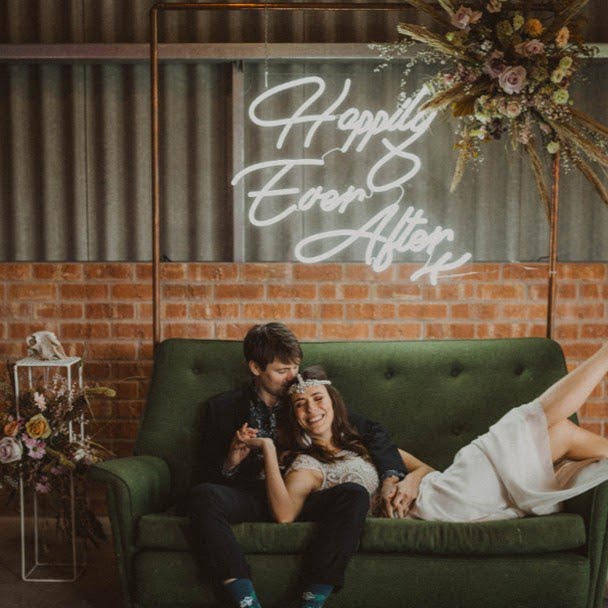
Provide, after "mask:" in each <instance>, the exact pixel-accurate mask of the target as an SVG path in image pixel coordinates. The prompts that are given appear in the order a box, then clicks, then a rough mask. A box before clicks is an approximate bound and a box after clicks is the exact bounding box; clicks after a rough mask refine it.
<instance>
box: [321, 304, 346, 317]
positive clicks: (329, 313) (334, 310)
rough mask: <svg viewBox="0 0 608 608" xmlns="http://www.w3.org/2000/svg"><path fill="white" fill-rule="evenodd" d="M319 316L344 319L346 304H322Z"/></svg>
mask: <svg viewBox="0 0 608 608" xmlns="http://www.w3.org/2000/svg"><path fill="white" fill-rule="evenodd" d="M319 316H320V317H321V319H344V305H343V304H320V305H319Z"/></svg>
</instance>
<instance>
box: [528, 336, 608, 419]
mask: <svg viewBox="0 0 608 608" xmlns="http://www.w3.org/2000/svg"><path fill="white" fill-rule="evenodd" d="M607 373H608V344H604V346H602V348H600V349H599V350H598V351H597V352H596V353H595V354H594V355H592V356H591V357H590V358H589V359H587V360H586V361H585V362H584V363H581V364H580V365H579V366H578V367H577V368H576V369H574V370H572V371H571V372H570V373H569V374H568V375H567V376H564V377H563V378H562V379H561V380H558V381H557V382H556V383H555V384H554V385H553V386H551V387H550V388H548V389H547V390H546V391H545V392H544V393H543V394H542V395H541V396H540V397H539V401H540V403H541V405H542V406H543V409H544V410H545V416H546V417H547V425H548V426H549V428H551V427H552V426H553V425H554V424H557V423H558V422H561V421H562V420H565V419H567V418H568V417H569V416H571V415H572V414H574V413H575V412H577V411H578V410H579V409H580V408H581V407H582V405H583V404H584V403H585V401H586V400H587V398H588V397H589V395H590V394H591V393H592V392H593V389H594V388H595V387H596V386H597V385H598V384H599V383H600V382H601V381H602V379H603V378H604V376H605V375H606V374H607Z"/></svg>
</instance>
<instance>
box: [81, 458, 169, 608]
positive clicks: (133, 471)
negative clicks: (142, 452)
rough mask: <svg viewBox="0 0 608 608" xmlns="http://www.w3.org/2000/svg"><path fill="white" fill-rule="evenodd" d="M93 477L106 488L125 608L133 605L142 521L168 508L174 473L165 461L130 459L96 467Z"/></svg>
mask: <svg viewBox="0 0 608 608" xmlns="http://www.w3.org/2000/svg"><path fill="white" fill-rule="evenodd" d="M89 474H90V477H91V478H92V479H93V480H95V481H99V482H102V483H104V484H105V485H106V495H107V500H108V511H109V514H110V522H111V525H112V537H113V540H114V551H115V554H116V562H117V566H118V571H119V574H120V579H121V584H122V588H123V595H124V599H125V605H126V606H131V605H133V598H132V590H133V556H134V554H135V534H136V531H137V524H138V521H139V518H140V517H141V516H142V515H146V514H147V513H155V512H159V511H164V510H166V509H167V508H168V507H169V501H170V492H171V472H170V470H169V466H168V465H167V463H166V462H165V461H164V460H163V459H162V458H157V457H156V456H131V457H128V458H117V459H115V460H108V461H106V462H102V463H98V464H95V465H93V466H92V467H91V469H90V473H89Z"/></svg>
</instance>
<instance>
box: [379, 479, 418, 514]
mask: <svg viewBox="0 0 608 608" xmlns="http://www.w3.org/2000/svg"><path fill="white" fill-rule="evenodd" d="M419 486H420V479H418V478H417V476H415V475H412V474H411V473H410V474H409V475H406V476H405V478H404V479H402V480H401V481H397V478H396V477H389V478H387V479H385V480H384V481H383V482H382V488H381V490H380V495H381V500H382V503H381V512H382V515H383V516H384V517H388V518H398V519H403V518H404V517H405V516H406V515H407V514H408V513H409V511H410V509H411V508H412V504H413V503H414V501H415V500H416V497H417V496H418V488H419Z"/></svg>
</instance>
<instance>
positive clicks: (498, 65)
mask: <svg viewBox="0 0 608 608" xmlns="http://www.w3.org/2000/svg"><path fill="white" fill-rule="evenodd" d="M504 56H505V54H504V53H503V52H502V51H492V52H491V53H490V54H489V55H488V57H487V59H486V61H485V63H484V66H483V71H484V72H485V73H486V74H488V75H489V76H490V77H491V78H498V77H499V76H500V75H501V74H502V73H503V72H504V70H505V68H506V67H507V66H506V65H505V63H504V61H503V60H502V59H503V57H504Z"/></svg>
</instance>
